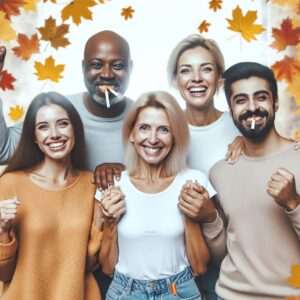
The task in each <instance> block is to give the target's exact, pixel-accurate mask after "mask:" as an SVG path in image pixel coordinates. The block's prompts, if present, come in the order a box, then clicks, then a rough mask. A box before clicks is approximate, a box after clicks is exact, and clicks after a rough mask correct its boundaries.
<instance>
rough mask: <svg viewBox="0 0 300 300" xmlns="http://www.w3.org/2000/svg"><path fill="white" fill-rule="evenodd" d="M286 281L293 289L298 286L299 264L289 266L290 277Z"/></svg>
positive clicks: (299, 282)
mask: <svg viewBox="0 0 300 300" xmlns="http://www.w3.org/2000/svg"><path fill="white" fill-rule="evenodd" d="M287 282H288V283H289V284H290V285H291V286H292V287H293V288H295V289H297V288H300V265H296V264H293V265H292V266H291V277H289V278H288V279H287Z"/></svg>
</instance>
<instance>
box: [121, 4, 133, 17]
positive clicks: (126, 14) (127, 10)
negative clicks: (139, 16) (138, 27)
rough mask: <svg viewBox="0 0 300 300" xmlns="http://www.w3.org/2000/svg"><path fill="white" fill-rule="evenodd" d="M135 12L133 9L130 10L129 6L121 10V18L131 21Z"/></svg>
mask: <svg viewBox="0 0 300 300" xmlns="http://www.w3.org/2000/svg"><path fill="white" fill-rule="evenodd" d="M134 12H135V10H134V9H132V7H131V6H128V7H126V8H122V12H121V16H123V17H124V18H125V20H128V19H132V18H133V15H132V14H133V13H134Z"/></svg>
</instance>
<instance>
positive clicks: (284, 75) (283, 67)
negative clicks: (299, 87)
mask: <svg viewBox="0 0 300 300" xmlns="http://www.w3.org/2000/svg"><path fill="white" fill-rule="evenodd" d="M272 70H273V71H274V73H275V77H276V79H277V80H282V79H286V80H287V81H288V82H291V81H292V80H293V77H294V76H295V75H296V74H297V72H300V63H299V61H297V60H296V59H294V58H292V57H289V56H285V57H284V59H282V60H280V61H276V62H275V63H274V64H273V65H272Z"/></svg>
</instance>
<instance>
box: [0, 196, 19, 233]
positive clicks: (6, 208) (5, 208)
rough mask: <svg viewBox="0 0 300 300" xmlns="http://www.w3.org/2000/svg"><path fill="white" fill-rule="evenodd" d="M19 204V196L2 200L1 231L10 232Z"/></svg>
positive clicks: (0, 202) (0, 203)
mask: <svg viewBox="0 0 300 300" xmlns="http://www.w3.org/2000/svg"><path fill="white" fill-rule="evenodd" d="M19 204H20V202H19V200H18V198H17V197H13V198H11V199H7V200H2V201H0V232H8V231H9V230H10V229H11V226H12V222H13V220H14V219H15V217H16V214H17V208H18V205H19Z"/></svg>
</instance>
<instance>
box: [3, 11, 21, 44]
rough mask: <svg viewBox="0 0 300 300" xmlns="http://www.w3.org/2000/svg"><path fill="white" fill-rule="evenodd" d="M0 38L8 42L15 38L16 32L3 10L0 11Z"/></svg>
mask: <svg viewBox="0 0 300 300" xmlns="http://www.w3.org/2000/svg"><path fill="white" fill-rule="evenodd" d="M0 28H1V30H0V39H2V40H4V41H6V42H8V41H11V40H13V39H15V38H16V36H17V34H16V32H15V30H14V29H13V28H12V26H11V23H10V22H9V20H7V19H6V18H5V14H4V12H2V11H0Z"/></svg>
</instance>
